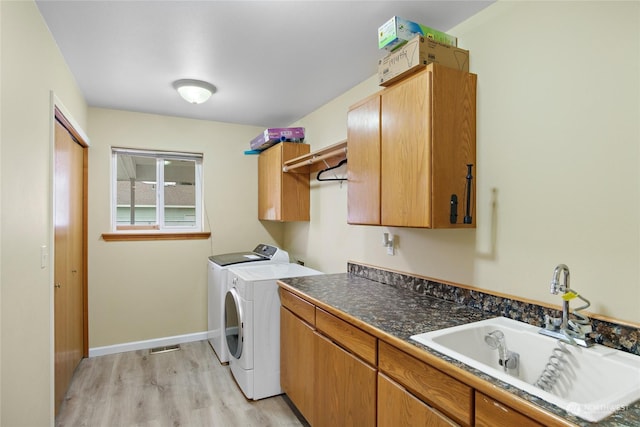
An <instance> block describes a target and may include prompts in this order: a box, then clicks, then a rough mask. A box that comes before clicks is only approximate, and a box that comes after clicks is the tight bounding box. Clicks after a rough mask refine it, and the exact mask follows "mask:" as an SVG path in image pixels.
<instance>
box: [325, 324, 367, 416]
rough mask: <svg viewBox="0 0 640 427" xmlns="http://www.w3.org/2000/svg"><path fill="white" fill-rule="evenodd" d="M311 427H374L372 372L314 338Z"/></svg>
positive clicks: (356, 359)
mask: <svg viewBox="0 0 640 427" xmlns="http://www.w3.org/2000/svg"><path fill="white" fill-rule="evenodd" d="M315 340H316V363H315V378H316V388H315V395H316V399H315V404H316V406H315V411H314V421H315V423H314V427H324V426H328V427H336V426H345V427H346V426H357V427H366V426H375V425H376V369H375V368H372V367H371V366H369V365H367V364H366V363H364V362H362V361H360V360H359V359H358V358H356V357H355V356H353V355H352V354H350V353H348V352H346V351H345V350H343V349H342V348H340V347H338V346H337V345H335V344H334V343H332V342H331V341H329V340H328V339H327V338H325V337H323V336H321V335H319V334H317V333H316V334H315Z"/></svg>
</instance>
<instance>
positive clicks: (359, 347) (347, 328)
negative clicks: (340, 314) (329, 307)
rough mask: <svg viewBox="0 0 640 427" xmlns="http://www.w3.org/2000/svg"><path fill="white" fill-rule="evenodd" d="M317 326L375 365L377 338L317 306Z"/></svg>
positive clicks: (343, 345)
mask: <svg viewBox="0 0 640 427" xmlns="http://www.w3.org/2000/svg"><path fill="white" fill-rule="evenodd" d="M316 328H317V329H318V330H319V331H322V332H323V333H324V334H325V335H327V336H329V337H331V339H333V340H334V341H335V342H337V343H339V344H340V345H341V346H342V347H344V348H346V349H347V350H349V351H351V352H353V353H354V354H356V355H358V356H359V357H361V358H362V359H363V360H364V361H366V362H368V363H370V364H372V365H374V366H375V364H376V353H377V352H376V341H377V339H376V338H375V337H374V336H372V335H369V334H368V333H366V332H364V331H362V330H360V329H358V328H356V327H355V326H351V325H350V324H348V323H347V322H345V321H344V320H342V319H338V318H337V317H335V316H334V315H332V314H329V313H327V312H326V311H324V310H321V309H319V308H316Z"/></svg>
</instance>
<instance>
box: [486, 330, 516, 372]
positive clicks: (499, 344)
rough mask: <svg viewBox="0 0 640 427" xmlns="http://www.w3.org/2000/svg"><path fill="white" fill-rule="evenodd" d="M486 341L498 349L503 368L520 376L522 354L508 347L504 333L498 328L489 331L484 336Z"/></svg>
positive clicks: (500, 363)
mask: <svg viewBox="0 0 640 427" xmlns="http://www.w3.org/2000/svg"><path fill="white" fill-rule="evenodd" d="M484 342H486V343H487V345H489V347H491V348H492V349H494V350H498V364H499V365H500V366H502V369H503V370H504V371H505V372H506V373H508V374H510V375H514V376H516V377H517V376H518V372H519V369H518V367H519V365H520V355H519V354H518V353H516V352H515V351H509V349H507V341H506V339H505V337H504V333H503V332H502V331H501V330H498V329H496V330H495V331H493V332H489V333H488V334H487V335H485V336H484Z"/></svg>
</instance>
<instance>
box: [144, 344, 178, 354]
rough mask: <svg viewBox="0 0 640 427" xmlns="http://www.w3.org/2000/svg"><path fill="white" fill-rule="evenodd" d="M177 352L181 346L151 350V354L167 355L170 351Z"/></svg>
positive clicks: (168, 346) (167, 346)
mask: <svg viewBox="0 0 640 427" xmlns="http://www.w3.org/2000/svg"><path fill="white" fill-rule="evenodd" d="M176 350H180V344H175V345H166V346H164V347H155V348H152V349H151V350H149V354H160V353H167V352H169V351H176Z"/></svg>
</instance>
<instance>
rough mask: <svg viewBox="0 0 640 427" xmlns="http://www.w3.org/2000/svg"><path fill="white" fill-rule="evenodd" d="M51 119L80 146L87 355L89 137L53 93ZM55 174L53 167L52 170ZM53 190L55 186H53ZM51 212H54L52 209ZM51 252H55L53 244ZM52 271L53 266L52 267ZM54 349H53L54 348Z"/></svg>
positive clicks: (86, 345)
mask: <svg viewBox="0 0 640 427" xmlns="http://www.w3.org/2000/svg"><path fill="white" fill-rule="evenodd" d="M53 119H54V124H53V125H54V127H55V121H58V122H59V123H60V124H61V125H62V126H63V127H64V128H65V129H66V130H67V131H68V132H69V133H70V134H71V136H72V137H73V139H74V140H75V141H76V142H77V143H78V144H79V145H80V146H81V147H82V154H83V155H82V163H83V164H82V181H83V182H82V335H83V338H82V341H83V342H82V346H83V348H82V356H83V357H85V358H86V357H89V298H88V283H89V273H88V264H89V263H88V255H89V253H88V243H89V242H88V238H87V236H88V224H89V220H88V208H89V204H88V199H89V198H88V195H89V191H88V188H89V185H88V183H89V150H88V148H89V138H88V137H86V134H85V133H84V131H83V130H82V129H81V128H80V127H79V126H78V125H77V124H75V121H74V120H73V119H72V118H71V116H70V114H69V113H67V112H66V110H65V109H64V107H63V106H62V105H61V103H60V102H59V101H58V99H57V98H56V97H55V95H53ZM53 147H54V148H53V150H54V151H53V155H54V157H55V132H54V137H53ZM52 173H53V174H55V167H54V169H53V171H52ZM54 190H55V188H54ZM52 212H54V211H53V210H52ZM51 253H52V254H55V252H54V248H53V245H52V246H51ZM52 271H53V268H52ZM54 351H55V349H54Z"/></svg>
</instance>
